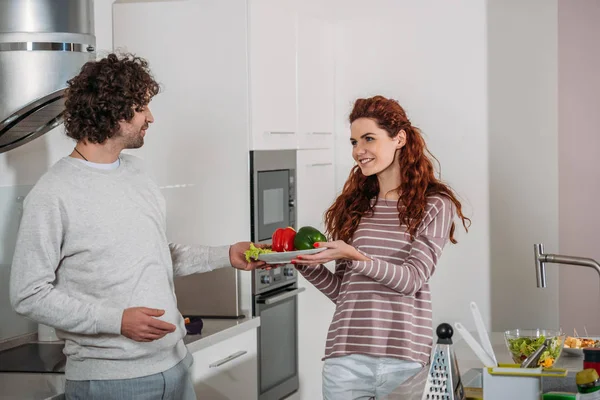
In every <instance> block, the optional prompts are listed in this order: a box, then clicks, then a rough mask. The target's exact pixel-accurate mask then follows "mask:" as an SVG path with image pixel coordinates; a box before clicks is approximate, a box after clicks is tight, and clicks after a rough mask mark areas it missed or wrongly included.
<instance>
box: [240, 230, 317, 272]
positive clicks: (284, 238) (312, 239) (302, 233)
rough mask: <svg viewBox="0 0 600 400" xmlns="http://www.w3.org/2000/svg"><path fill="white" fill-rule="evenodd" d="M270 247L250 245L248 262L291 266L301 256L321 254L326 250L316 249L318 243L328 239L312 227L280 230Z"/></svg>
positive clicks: (274, 234)
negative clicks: (256, 261) (315, 245)
mask: <svg viewBox="0 0 600 400" xmlns="http://www.w3.org/2000/svg"><path fill="white" fill-rule="evenodd" d="M271 239H272V240H271V246H270V247H268V246H267V247H256V246H255V245H254V244H250V249H249V250H247V251H246V253H245V254H246V260H248V261H251V260H261V261H264V262H266V263H267V264H289V263H290V262H291V261H292V260H293V259H295V258H296V257H298V256H299V255H308V254H316V253H319V252H321V251H323V250H325V248H315V247H314V244H315V243H317V242H326V241H327V238H326V237H325V235H323V234H322V233H321V232H320V231H319V230H318V229H316V228H313V227H312V226H303V227H302V228H300V229H298V231H297V232H296V230H294V228H291V227H287V228H280V229H277V230H276V231H275V232H273V236H272V237H271Z"/></svg>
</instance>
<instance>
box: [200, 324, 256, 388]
mask: <svg viewBox="0 0 600 400" xmlns="http://www.w3.org/2000/svg"><path fill="white" fill-rule="evenodd" d="M193 356H194V364H193V365H192V367H191V370H190V373H191V376H192V381H193V382H194V389H195V391H196V397H198V399H211V400H238V399H248V400H252V399H256V398H257V397H258V375H257V374H258V362H257V347H256V329H251V330H249V331H246V332H244V333H242V334H240V335H237V336H234V337H232V338H230V339H227V340H224V341H222V342H220V343H217V344H215V345H213V346H210V347H207V348H205V349H202V350H200V351H197V352H195V353H193Z"/></svg>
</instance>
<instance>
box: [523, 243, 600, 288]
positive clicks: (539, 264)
mask: <svg viewBox="0 0 600 400" xmlns="http://www.w3.org/2000/svg"><path fill="white" fill-rule="evenodd" d="M533 254H534V255H535V277H536V279H537V287H539V288H545V287H546V263H555V264H569V265H581V266H582V267H590V268H594V269H595V270H596V272H597V273H598V275H600V264H598V262H597V261H596V260H593V259H591V258H584V257H573V256H561V255H559V254H544V245H543V244H541V243H540V244H534V245H533Z"/></svg>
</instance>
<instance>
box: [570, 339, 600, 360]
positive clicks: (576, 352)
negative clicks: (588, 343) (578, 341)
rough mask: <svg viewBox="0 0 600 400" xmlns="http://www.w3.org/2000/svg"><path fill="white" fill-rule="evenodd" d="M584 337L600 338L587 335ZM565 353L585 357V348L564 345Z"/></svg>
mask: <svg viewBox="0 0 600 400" xmlns="http://www.w3.org/2000/svg"><path fill="white" fill-rule="evenodd" d="M584 339H593V340H600V336H586V337H585V338H584ZM563 354H568V355H570V356H576V357H583V349H571V348H569V347H563Z"/></svg>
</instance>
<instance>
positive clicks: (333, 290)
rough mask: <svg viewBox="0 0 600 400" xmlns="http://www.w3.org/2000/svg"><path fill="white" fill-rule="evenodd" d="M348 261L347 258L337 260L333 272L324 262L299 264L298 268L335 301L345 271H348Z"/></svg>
mask: <svg viewBox="0 0 600 400" xmlns="http://www.w3.org/2000/svg"><path fill="white" fill-rule="evenodd" d="M347 264H348V262H347V261H346V260H336V262H335V272H331V271H330V270H328V269H327V267H325V266H324V265H323V264H321V265H319V266H318V267H310V266H307V265H299V266H297V267H296V269H297V270H298V271H299V272H300V273H301V274H302V276H304V277H305V278H306V280H307V281H309V282H310V283H312V284H313V285H314V286H315V287H316V288H317V289H319V290H320V291H321V293H323V294H324V295H325V296H327V297H329V299H330V300H331V301H333V302H334V303H336V302H337V298H338V295H339V294H340V288H341V286H342V280H343V278H344V273H345V272H346V267H347Z"/></svg>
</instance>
